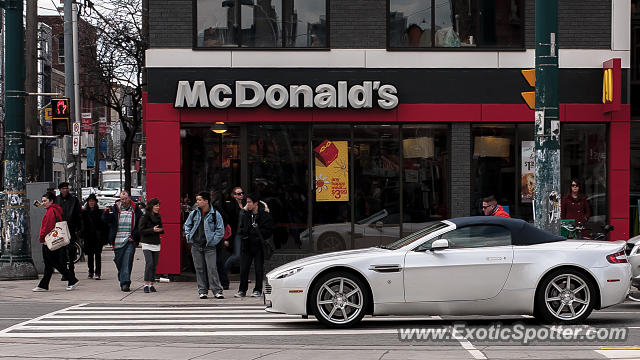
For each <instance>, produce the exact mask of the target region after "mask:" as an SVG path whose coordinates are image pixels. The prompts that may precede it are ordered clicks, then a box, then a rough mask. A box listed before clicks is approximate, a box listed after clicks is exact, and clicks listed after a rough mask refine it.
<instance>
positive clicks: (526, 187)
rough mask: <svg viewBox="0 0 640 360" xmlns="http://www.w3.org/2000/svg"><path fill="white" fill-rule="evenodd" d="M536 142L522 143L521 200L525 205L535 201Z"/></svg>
mask: <svg viewBox="0 0 640 360" xmlns="http://www.w3.org/2000/svg"><path fill="white" fill-rule="evenodd" d="M535 154H536V151H535V141H523V142H522V165H521V171H520V173H521V174H522V181H521V188H520V200H521V201H522V202H523V203H530V202H532V201H533V194H534V193H535V189H536V184H535V181H534V180H535V171H536V161H535Z"/></svg>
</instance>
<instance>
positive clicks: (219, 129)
mask: <svg viewBox="0 0 640 360" xmlns="http://www.w3.org/2000/svg"><path fill="white" fill-rule="evenodd" d="M211 131H213V132H214V133H216V134H224V133H226V132H227V125H225V124H224V123H223V122H222V121H218V122H216V123H215V124H213V126H212V127H211Z"/></svg>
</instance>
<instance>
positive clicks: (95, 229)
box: [81, 194, 106, 280]
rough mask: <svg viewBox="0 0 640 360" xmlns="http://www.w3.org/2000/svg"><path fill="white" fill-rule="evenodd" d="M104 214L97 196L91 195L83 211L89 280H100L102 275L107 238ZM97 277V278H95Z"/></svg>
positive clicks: (83, 232)
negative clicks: (103, 248) (103, 247)
mask: <svg viewBox="0 0 640 360" xmlns="http://www.w3.org/2000/svg"><path fill="white" fill-rule="evenodd" d="M101 216H102V212H101V211H100V208H99V207H98V199H97V198H96V195H95V194H91V195H89V197H88V198H87V204H86V205H85V207H84V208H83V209H82V222H81V229H82V239H83V240H84V252H85V254H87V267H88V268H89V274H88V276H87V278H89V279H96V280H100V276H101V274H102V246H104V243H105V241H104V240H105V238H106V236H105V235H106V234H105V232H106V229H105V227H106V225H105V224H104V223H103V222H102V219H101ZM94 275H95V277H94Z"/></svg>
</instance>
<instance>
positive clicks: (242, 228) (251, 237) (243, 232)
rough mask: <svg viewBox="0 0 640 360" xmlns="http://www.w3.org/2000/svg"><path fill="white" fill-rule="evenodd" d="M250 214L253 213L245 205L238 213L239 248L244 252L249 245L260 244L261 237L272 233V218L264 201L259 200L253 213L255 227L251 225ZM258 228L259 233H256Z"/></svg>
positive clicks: (266, 237) (265, 237) (266, 236)
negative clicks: (256, 210) (256, 209)
mask: <svg viewBox="0 0 640 360" xmlns="http://www.w3.org/2000/svg"><path fill="white" fill-rule="evenodd" d="M252 215H253V213H252V212H251V211H249V210H247V208H246V206H245V208H244V209H243V210H242V213H241V214H240V221H239V225H238V233H239V236H240V240H241V248H242V251H244V252H246V251H248V249H249V248H250V247H257V246H262V239H264V240H266V239H268V238H270V237H271V235H273V228H274V225H273V219H272V218H271V214H269V208H268V207H267V206H266V204H265V203H264V202H262V201H261V202H260V203H259V205H258V212H257V213H256V214H255V223H256V225H257V227H254V226H253V221H252V220H253V219H252ZM258 229H259V230H260V234H258V231H257V230H258ZM260 235H262V237H260Z"/></svg>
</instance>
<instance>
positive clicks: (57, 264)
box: [38, 244, 78, 290]
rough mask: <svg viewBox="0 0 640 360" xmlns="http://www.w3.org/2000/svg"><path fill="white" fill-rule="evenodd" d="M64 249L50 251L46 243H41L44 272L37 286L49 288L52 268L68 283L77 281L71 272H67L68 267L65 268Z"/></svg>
mask: <svg viewBox="0 0 640 360" xmlns="http://www.w3.org/2000/svg"><path fill="white" fill-rule="evenodd" d="M65 251H66V250H65V248H61V249H58V250H56V251H51V250H49V248H48V247H47V245H45V244H42V257H43V259H44V274H42V279H40V283H39V284H38V287H40V288H43V289H47V290H48V289H49V282H50V281H51V275H53V269H56V270H58V272H59V273H60V274H62V276H64V277H66V278H67V282H68V284H69V285H73V284H75V283H77V282H78V279H76V277H75V276H74V275H73V273H71V272H69V269H67V264H66V257H65V253H64V252H65Z"/></svg>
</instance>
